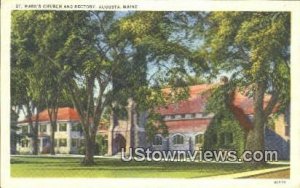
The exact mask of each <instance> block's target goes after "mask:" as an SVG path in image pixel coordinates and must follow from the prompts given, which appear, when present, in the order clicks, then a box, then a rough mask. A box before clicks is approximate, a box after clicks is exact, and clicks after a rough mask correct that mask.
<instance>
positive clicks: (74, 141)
mask: <svg viewBox="0 0 300 188" xmlns="http://www.w3.org/2000/svg"><path fill="white" fill-rule="evenodd" d="M71 142H72V147H77V143H78V139H74V138H73V139H72V141H71Z"/></svg>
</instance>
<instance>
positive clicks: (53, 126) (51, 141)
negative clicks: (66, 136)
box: [50, 122, 56, 155]
mask: <svg viewBox="0 0 300 188" xmlns="http://www.w3.org/2000/svg"><path fill="white" fill-rule="evenodd" d="M55 127H56V122H51V137H50V154H51V155H55V150H54V147H55V146H54V132H55V129H54V128H55Z"/></svg>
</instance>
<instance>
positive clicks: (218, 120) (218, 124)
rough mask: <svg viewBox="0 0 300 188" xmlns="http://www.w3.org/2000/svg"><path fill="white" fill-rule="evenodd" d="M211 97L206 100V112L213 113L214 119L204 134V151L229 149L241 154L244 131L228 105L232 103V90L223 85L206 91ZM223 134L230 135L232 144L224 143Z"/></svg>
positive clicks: (243, 145)
mask: <svg viewBox="0 0 300 188" xmlns="http://www.w3.org/2000/svg"><path fill="white" fill-rule="evenodd" d="M208 92H210V93H211V96H210V97H209V99H208V102H207V106H206V112H207V113H213V114H214V117H213V119H212V121H211V123H210V126H209V127H208V129H207V131H206V132H205V135H204V137H205V139H204V149H207V150H211V149H213V150H218V149H231V150H235V151H237V152H238V154H239V155H240V154H242V152H243V151H244V149H245V138H246V135H245V133H246V132H245V130H244V128H243V127H242V125H240V124H239V122H238V121H237V120H236V117H235V116H234V114H233V112H232V109H231V108H230V105H231V103H232V95H231V94H232V92H233V91H232V88H231V87H230V85H229V84H228V83H227V84H223V85H219V86H216V87H215V88H213V89H211V90H210V91H208ZM224 134H232V141H233V142H232V143H229V144H226V143H224V138H222V137H223V135H224Z"/></svg>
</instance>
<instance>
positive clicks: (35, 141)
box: [32, 131, 39, 155]
mask: <svg viewBox="0 0 300 188" xmlns="http://www.w3.org/2000/svg"><path fill="white" fill-rule="evenodd" d="M35 132H36V131H33V136H32V141H33V143H32V145H33V151H32V154H33V155H38V153H39V147H38V135H37V132H36V133H35Z"/></svg>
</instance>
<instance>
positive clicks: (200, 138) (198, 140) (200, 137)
mask: <svg viewBox="0 0 300 188" xmlns="http://www.w3.org/2000/svg"><path fill="white" fill-rule="evenodd" d="M203 142H204V135H203V134H198V135H196V136H195V143H196V144H203Z"/></svg>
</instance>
